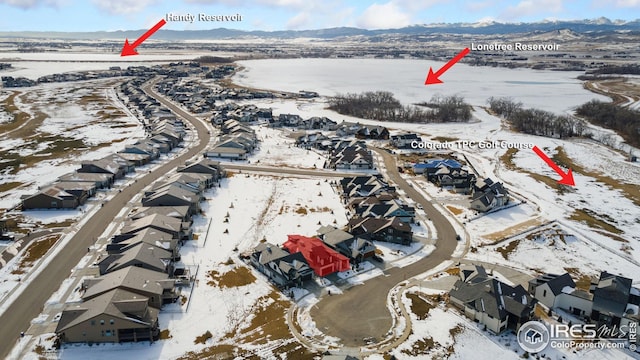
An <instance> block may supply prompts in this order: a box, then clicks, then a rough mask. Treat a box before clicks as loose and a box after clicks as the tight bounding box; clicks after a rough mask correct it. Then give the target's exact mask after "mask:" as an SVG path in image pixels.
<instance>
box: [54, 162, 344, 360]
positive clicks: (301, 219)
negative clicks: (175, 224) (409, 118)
mask: <svg viewBox="0 0 640 360" xmlns="http://www.w3.org/2000/svg"><path fill="white" fill-rule="evenodd" d="M320 193H322V196H320V195H319V194H320ZM205 195H206V198H207V201H206V203H204V204H203V206H202V208H203V210H204V212H205V217H204V218H198V219H196V224H197V225H196V233H197V234H198V240H194V241H192V242H189V243H187V244H186V245H185V246H184V247H183V248H182V250H181V254H182V261H183V262H184V263H185V264H187V265H193V266H194V267H195V266H197V268H198V270H197V276H196V283H195V287H194V289H193V292H192V293H189V290H190V289H186V290H183V294H184V295H185V296H186V297H188V299H189V302H188V303H185V304H184V305H182V306H180V305H177V304H172V305H170V306H165V308H163V311H162V312H161V313H160V319H159V321H160V325H161V328H162V329H168V330H169V332H170V334H171V338H170V339H168V340H163V341H159V342H156V343H154V344H152V345H151V346H150V345H149V344H148V343H147V344H123V345H100V346H92V347H89V346H86V345H77V346H75V345H72V346H66V347H65V348H64V349H63V350H62V351H61V352H60V357H61V358H63V359H86V358H89V357H90V358H92V359H112V358H113V356H114V354H126V356H127V357H130V358H137V359H138V358H139V359H175V358H176V357H179V356H181V355H184V354H185V353H186V352H188V351H199V350H202V349H204V348H205V347H208V346H212V345H215V344H218V343H221V342H225V341H226V342H229V341H231V340H230V339H228V338H225V335H227V334H228V333H229V332H230V331H231V330H233V329H235V328H238V329H242V328H246V327H247V326H249V324H250V323H251V319H252V316H253V313H254V311H255V307H256V302H257V301H258V299H262V300H261V301H265V300H264V298H265V297H268V296H269V295H271V294H272V292H273V291H274V288H273V287H272V286H271V285H270V284H269V283H268V282H267V280H266V278H264V276H262V275H260V274H259V273H257V272H255V271H253V270H251V273H252V274H254V276H255V277H256V278H257V279H256V280H255V281H253V282H251V283H250V284H247V285H243V286H240V287H231V288H226V287H216V286H211V285H209V284H207V283H208V282H209V281H211V277H210V276H209V275H208V273H209V272H210V271H212V270H215V271H217V272H219V273H221V274H224V273H226V272H228V271H230V270H232V269H234V268H236V267H238V266H246V265H244V264H242V262H241V261H240V260H239V258H238V255H239V253H241V252H243V251H246V250H249V249H251V248H252V247H253V246H255V245H256V244H258V243H259V242H260V241H261V240H262V239H264V238H266V239H267V241H269V242H271V243H274V244H282V243H283V242H284V241H286V240H287V237H286V235H288V234H303V235H314V234H315V233H316V230H317V228H318V227H319V226H320V225H318V223H319V222H320V223H322V224H325V225H326V224H334V220H335V221H336V224H338V225H339V226H341V225H344V224H345V223H346V217H345V213H344V209H343V206H342V204H341V203H340V199H339V197H338V195H337V194H335V193H334V192H333V190H332V188H331V186H330V184H329V183H328V182H324V181H322V180H317V179H305V178H295V179H294V178H280V177H268V176H259V175H245V174H234V175H232V177H230V178H228V179H223V180H222V184H221V187H220V188H214V189H212V190H209V191H207V193H206V194H205ZM303 210H304V211H303ZM332 212H333V214H332ZM209 221H210V225H209ZM236 249H237V250H236ZM229 259H231V261H232V262H229ZM229 264H232V265H229ZM333 288H335V286H333V287H332V289H333ZM333 291H335V292H336V293H337V291H338V290H337V288H335V290H333ZM267 302H268V301H267ZM206 331H210V332H211V333H212V338H211V339H210V340H207V341H206V342H205V344H199V345H196V344H194V340H195V339H196V337H197V336H200V335H202V334H204V333H205V332H206ZM245 345H246V346H247V348H252V346H253V345H248V344H245ZM271 345H273V344H271ZM263 347H264V345H263ZM267 348H268V346H267ZM266 351H267V354H268V353H269V350H268V349H267V350H266Z"/></svg>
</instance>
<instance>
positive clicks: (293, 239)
mask: <svg viewBox="0 0 640 360" xmlns="http://www.w3.org/2000/svg"><path fill="white" fill-rule="evenodd" d="M287 238H288V240H287V241H286V242H285V243H284V244H283V245H282V247H283V248H285V249H286V250H287V251H288V252H289V253H291V254H294V253H298V252H299V253H302V256H303V257H304V258H305V260H306V261H307V263H308V264H309V266H310V267H311V269H313V271H314V272H315V273H316V275H318V276H327V275H330V274H333V273H335V272H340V271H346V270H349V269H351V267H350V265H349V259H348V258H347V257H346V256H344V255H342V254H340V253H338V252H337V251H335V250H333V249H331V248H330V247H328V246H327V245H325V244H324V243H323V242H322V240H320V239H318V238H312V237H306V236H302V235H288V236H287Z"/></svg>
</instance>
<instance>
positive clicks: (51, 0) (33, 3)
mask: <svg viewBox="0 0 640 360" xmlns="http://www.w3.org/2000/svg"><path fill="white" fill-rule="evenodd" d="M65 2H66V1H65V0H0V4H4V5H9V6H14V7H18V8H21V9H32V8H36V7H38V6H50V7H54V8H57V7H60V5H63V4H64V3H65Z"/></svg>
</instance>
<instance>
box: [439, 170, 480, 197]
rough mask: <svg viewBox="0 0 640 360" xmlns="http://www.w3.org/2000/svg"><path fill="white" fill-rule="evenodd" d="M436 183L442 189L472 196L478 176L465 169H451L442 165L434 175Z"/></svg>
mask: <svg viewBox="0 0 640 360" xmlns="http://www.w3.org/2000/svg"><path fill="white" fill-rule="evenodd" d="M434 176H435V179H434V181H433V182H434V183H435V184H436V185H438V186H440V187H443V188H448V189H451V190H453V191H455V192H456V193H462V194H470V193H471V191H472V188H473V184H474V183H475V181H476V176H475V175H474V174H471V173H469V172H468V171H467V170H464V169H453V170H452V169H450V168H448V167H446V166H445V165H440V167H439V169H438V170H437V171H436V172H435V174H434Z"/></svg>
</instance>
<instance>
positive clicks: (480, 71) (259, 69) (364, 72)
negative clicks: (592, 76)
mask: <svg viewBox="0 0 640 360" xmlns="http://www.w3.org/2000/svg"><path fill="white" fill-rule="evenodd" d="M239 64H240V65H242V66H244V67H245V70H244V71H242V72H239V73H238V74H236V76H235V77H234V78H233V80H234V82H236V83H237V84H240V85H244V86H249V87H256V88H262V89H272V90H281V91H290V92H298V91H300V90H309V91H316V92H318V93H320V95H325V96H333V95H335V94H338V93H348V92H352V93H354V92H355V93H360V92H364V91H376V90H385V91H391V92H393V93H394V94H395V96H396V98H398V99H399V100H400V101H401V102H402V103H404V104H410V103H416V102H421V101H427V100H429V99H431V97H432V96H433V95H435V94H442V95H453V94H458V95H461V96H463V97H464V98H465V99H466V100H467V102H469V103H471V104H472V105H486V104H487V99H488V98H489V97H491V96H495V97H503V96H510V97H512V98H515V99H516V100H518V101H521V102H522V103H523V104H524V105H525V106H527V107H535V108H539V109H544V110H548V111H553V112H556V113H561V112H565V111H567V110H570V109H571V108H573V107H575V106H577V105H580V104H582V103H585V102H587V101H589V100H591V99H600V100H604V101H608V100H609V98H607V97H604V96H601V95H597V94H594V93H592V92H590V91H587V90H585V89H583V88H582V84H581V82H580V81H579V80H577V79H576V76H578V75H580V73H579V72H565V71H544V70H531V69H506V68H494V67H477V66H469V65H465V64H456V65H455V66H453V67H452V68H451V69H449V71H447V72H446V73H445V74H444V75H442V76H441V77H440V80H442V81H443V82H444V84H438V85H429V86H425V85H424V80H425V78H426V75H427V72H428V71H429V67H430V66H432V67H433V68H434V71H436V70H437V69H439V68H440V67H441V66H442V65H443V64H444V63H440V62H435V61H428V60H393V59H277V60H271V59H270V60H247V61H240V62H239Z"/></svg>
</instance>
